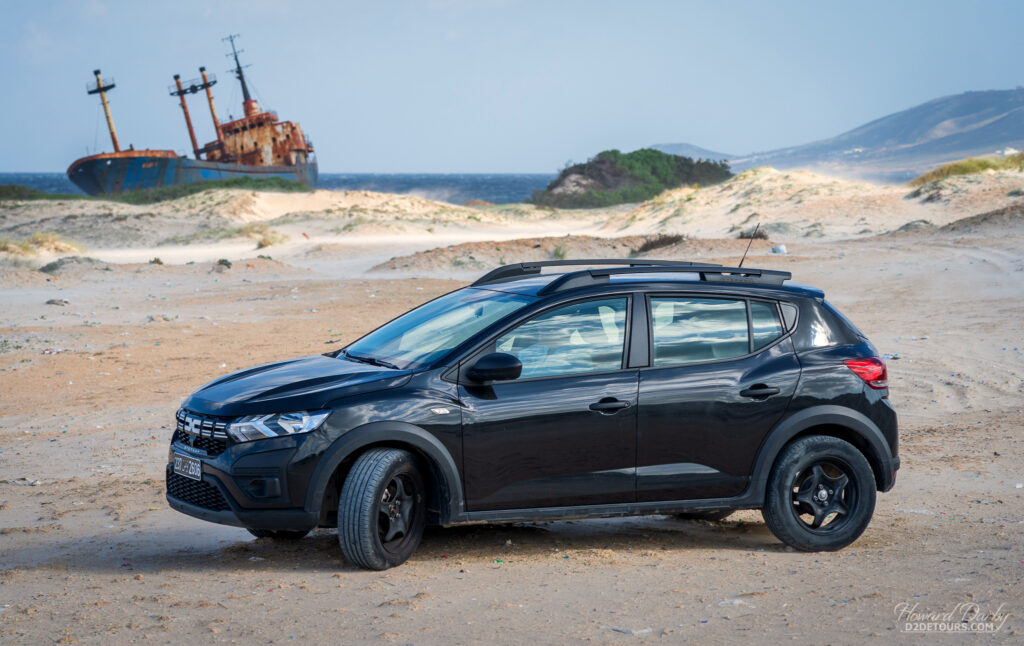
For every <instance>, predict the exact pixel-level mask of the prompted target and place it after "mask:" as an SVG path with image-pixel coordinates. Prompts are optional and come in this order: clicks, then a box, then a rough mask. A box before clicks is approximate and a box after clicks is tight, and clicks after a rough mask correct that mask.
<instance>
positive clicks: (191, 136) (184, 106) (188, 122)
mask: <svg viewBox="0 0 1024 646" xmlns="http://www.w3.org/2000/svg"><path fill="white" fill-rule="evenodd" d="M174 83H175V85H177V86H178V91H177V92H176V93H175V94H177V95H178V97H179V98H180V99H181V111H182V112H184V113H185V125H186V126H188V136H189V139H191V140H192V152H193V153H195V156H196V159H199V158H200V157H199V144H198V143H197V142H196V131H195V130H193V129H192V117H190V116H189V115H188V104H186V103H185V94H187V93H188V90H185V89H182V87H181V75H180V74H175V75H174Z"/></svg>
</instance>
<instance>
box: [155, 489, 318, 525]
mask: <svg viewBox="0 0 1024 646" xmlns="http://www.w3.org/2000/svg"><path fill="white" fill-rule="evenodd" d="M167 504H168V505H170V507H171V508H172V509H177V510H178V511H180V512H181V513H183V514H188V515H189V516H192V517H194V518H198V519H200V520H206V521H209V522H211V523H219V524H221V525H231V526H233V527H245V528H247V529H268V530H299V531H307V530H310V529H313V528H314V527H316V526H317V520H318V519H317V515H316V514H315V513H311V512H307V511H306V510H305V509H261V510H251V509H250V510H243V509H239V508H233V509H229V510H226V511H214V510H211V509H206V508H205V507H200V506H198V505H190V504H189V503H187V502H184V501H181V500H178V499H177V498H173V497H171V495H170V494H167Z"/></svg>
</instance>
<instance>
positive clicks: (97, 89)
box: [85, 70, 121, 153]
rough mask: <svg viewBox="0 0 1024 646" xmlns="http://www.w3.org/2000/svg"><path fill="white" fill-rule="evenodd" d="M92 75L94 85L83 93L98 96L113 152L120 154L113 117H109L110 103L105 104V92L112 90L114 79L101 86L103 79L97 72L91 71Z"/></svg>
mask: <svg viewBox="0 0 1024 646" xmlns="http://www.w3.org/2000/svg"><path fill="white" fill-rule="evenodd" d="M92 73H93V74H95V75H96V83H95V85H94V84H92V83H90V84H89V85H88V86H86V88H85V91H86V92H87V93H88V94H99V95H100V102H102V103H103V113H104V114H106V115H107V128H109V129H110V141H111V142H112V143H113V144H114V152H115V153H119V152H121V144H119V143H118V142H117V130H114V117H112V116H111V115H110V103H108V102H107V90H113V89H114V87H115V85H114V79H110V84H109V85H103V77H102V76H100V71H99V70H93V71H92Z"/></svg>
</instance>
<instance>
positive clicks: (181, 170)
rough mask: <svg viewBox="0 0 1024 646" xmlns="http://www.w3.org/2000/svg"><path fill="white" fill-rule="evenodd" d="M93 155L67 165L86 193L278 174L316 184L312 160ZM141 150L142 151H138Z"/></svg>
mask: <svg viewBox="0 0 1024 646" xmlns="http://www.w3.org/2000/svg"><path fill="white" fill-rule="evenodd" d="M133 152H134V153H135V154H133V155H131V156H126V155H124V154H123V153H120V154H119V153H107V154H104V155H93V156H92V157H84V158H82V159H79V160H77V161H75V162H74V163H73V164H71V166H69V167H68V178H69V179H70V180H71V181H72V182H74V183H75V185H76V186H78V188H80V189H82V190H83V191H85V192H86V193H88V194H89V195H112V194H117V193H124V192H125V191H136V190H141V189H147V188H158V187H161V186H176V185H178V184H191V183H195V182H210V181H214V180H225V179H234V178H236V177H253V178H256V177H282V178H284V179H290V180H293V181H296V182H300V183H302V184H305V185H306V186H310V187H313V186H316V181H317V175H318V169H317V164H316V162H315V161H314V162H312V163H309V164H299V165H295V166H244V165H242V164H227V163H221V162H212V161H205V160H201V159H189V158H187V157H178V156H176V155H174V156H171V155H167V154H165V153H164V151H153V154H151V155H147V154H145V152H143V151H133ZM140 153H142V154H140Z"/></svg>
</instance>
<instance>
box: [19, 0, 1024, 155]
mask: <svg viewBox="0 0 1024 646" xmlns="http://www.w3.org/2000/svg"><path fill="white" fill-rule="evenodd" d="M0 11H2V15H3V20H2V21H0V61H2V63H3V64H2V65H0V88H3V90H2V96H3V101H0V124H2V125H0V128H2V129H3V133H2V134H3V137H2V139H0V142H2V143H0V172H50V171H52V172H57V171H63V170H64V169H66V168H67V166H68V165H69V164H70V163H71V162H72V161H73V160H74V159H76V158H78V157H81V156H84V155H86V154H87V153H95V152H102V151H109V150H111V149H112V148H111V145H110V138H109V136H108V135H107V132H106V127H105V124H104V123H103V117H102V113H101V111H100V108H99V100H98V97H96V96H88V95H87V94H86V92H85V85H86V83H87V82H89V81H90V80H92V70H93V69H95V68H100V69H102V71H103V74H104V76H112V77H114V79H115V81H116V84H117V87H116V88H115V89H114V90H112V91H111V93H110V101H111V108H112V110H113V115H114V122H115V125H116V127H117V131H118V136H119V138H120V140H121V143H122V146H123V147H127V145H128V144H129V143H131V144H134V146H135V148H137V149H141V148H153V149H174V150H177V151H179V152H181V153H184V152H185V151H186V150H187V149H188V148H190V144H189V140H188V133H187V131H186V129H185V124H184V118H183V117H182V114H181V110H180V108H179V107H178V104H177V102H176V100H175V99H174V98H172V97H171V96H169V95H168V91H167V87H168V86H169V85H170V84H171V83H172V82H173V80H172V76H173V75H174V74H176V73H177V74H181V76H182V78H183V79H190V78H193V77H195V76H198V67H199V66H200V65H205V66H207V68H208V69H209V70H211V71H213V72H214V73H216V75H217V77H218V79H219V83H218V84H217V85H216V86H215V87H214V96H215V99H216V102H217V111H218V113H219V115H220V116H221V118H222V119H226V117H227V116H228V115H229V114H233V115H235V116H238V115H240V113H241V92H240V90H239V89H238V83H237V82H236V81H234V80H233V78H232V76H231V75H230V74H229V73H228V72H227V70H228V68H229V66H230V65H229V61H228V59H227V58H226V57H225V54H226V53H227V52H228V51H229V50H228V46H227V44H226V43H224V42H222V41H221V39H222V38H223V37H224V36H226V35H228V34H240V35H241V38H240V39H239V41H238V43H239V46H240V47H241V48H242V49H243V50H244V53H242V54H241V58H242V62H243V63H245V64H250V65H251V67H249V68H248V69H247V70H246V72H247V75H248V78H249V79H250V81H251V84H252V86H253V87H255V89H256V94H257V98H259V99H260V100H261V103H262V105H263V106H264V107H265V108H272V109H274V110H276V111H277V112H278V114H279V116H280V117H281V118H282V119H288V120H293V121H297V122H299V123H300V124H301V126H302V128H303V130H304V131H305V132H306V133H307V135H308V136H309V137H310V138H311V139H312V140H313V143H314V145H315V146H316V149H317V154H318V157H319V162H320V170H321V172H328V173H329V172H351V173H356V172H379V173H400V172H424V173H449V172H452V173H455V172H461V173H473V172H477V173H491V172H494V173H501V172H544V173H550V172H556V171H557V170H559V169H560V168H561V167H563V166H564V165H565V163H566V162H567V161H569V160H573V161H583V160H585V159H587V158H589V157H591V156H593V155H594V154H596V153H597V152H600V151H601V150H605V149H609V148H618V149H620V150H623V151H628V150H634V149H637V148H642V147H645V146H649V145H652V144H657V143H676V142H686V143H691V144H695V145H698V146H702V147H704V148H708V149H711V150H715V151H720V152H724V153H729V154H744V153H749V152H755V151H765V150H771V149H774V148H780V147H784V146H792V145H798V144H802V143H806V142H809V141H813V140H816V139H822V138H827V137H831V136H834V135H837V134H839V133H841V132H844V131H846V130H850V129H852V128H854V127H857V126H859V125H861V124H863V123H865V122H868V121H871V120H873V119H876V118H879V117H882V116H885V115H887V114H890V113H892V112H897V111H900V110H903V109H906V108H909V107H912V106H914V105H917V104H919V103H923V102H925V101H928V100H931V99H934V98H937V97H940V96H946V95H950V94H958V93H961V92H965V91H968V90H986V89H1008V88H1013V87H1016V86H1018V85H1022V84H1024V66H1022V62H1024V39H1022V38H1021V37H1020V28H1021V25H1022V24H1024V2H1016V1H1005V2H1004V1H997V0H989V1H986V2H977V3H975V2H966V1H963V2H945V1H943V0H928V1H924V2H919V1H916V0H900V1H899V2H891V1H886V2H873V1H861V2H856V3H845V2H810V1H803V2H797V1H784V0H781V1H779V2H746V1H740V0H733V1H728V2H712V1H709V0H703V1H699V2H698V1H682V0H676V1H666V2H657V1H643V0H631V1H629V2H626V1H622V2H603V1H600V0H590V1H577V0H548V1H529V0H507V1H498V0H492V1H488V0H478V1H469V0H423V1H420V2H403V1H400V0H391V1H387V2H381V1H379V0H377V1H367V2H343V1H333V2H331V1H325V2H291V1H288V0H272V1H270V0H245V1H236V0H217V1H214V2H210V1H208V0H207V1H202V2H196V1H192V0H176V1H175V2H139V1H133V2H128V1H125V2H121V1H113V0H54V1H50V2H48V1H46V0H36V1H32V2H23V1H21V0H0ZM201 96H202V95H194V96H193V100H192V101H191V102H190V109H191V112H192V115H193V122H194V124H195V125H196V129H197V131H198V132H197V135H198V137H199V139H200V140H201V144H202V142H205V141H210V140H212V139H213V138H214V135H213V126H212V123H211V121H210V118H209V112H208V110H207V109H206V106H205V103H204V102H203V101H201V100H199V99H200V98H201ZM201 144H200V145H201Z"/></svg>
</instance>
